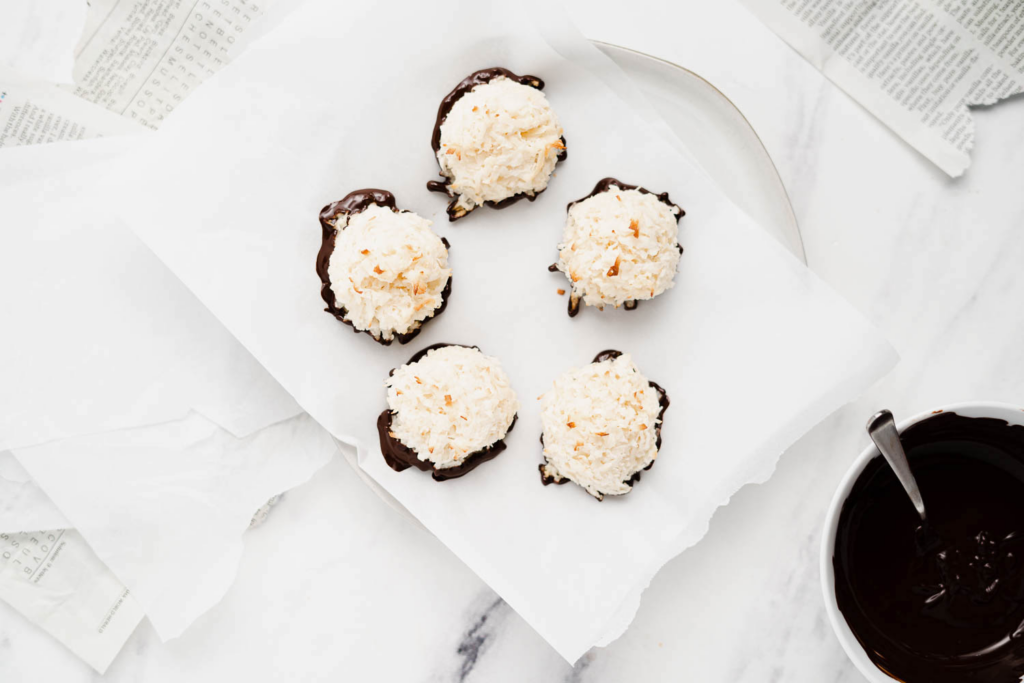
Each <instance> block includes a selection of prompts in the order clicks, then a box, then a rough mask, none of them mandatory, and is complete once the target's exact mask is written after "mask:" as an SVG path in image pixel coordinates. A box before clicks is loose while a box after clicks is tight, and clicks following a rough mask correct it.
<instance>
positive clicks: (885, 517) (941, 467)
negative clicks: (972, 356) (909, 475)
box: [831, 411, 1024, 683]
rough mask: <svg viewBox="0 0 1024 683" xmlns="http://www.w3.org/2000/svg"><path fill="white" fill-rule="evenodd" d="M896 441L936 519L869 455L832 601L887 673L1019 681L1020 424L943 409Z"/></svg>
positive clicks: (918, 682) (845, 507)
mask: <svg viewBox="0 0 1024 683" xmlns="http://www.w3.org/2000/svg"><path fill="white" fill-rule="evenodd" d="M900 440H901V442H902V443H903V446H904V449H905V450H906V452H907V457H908V460H909V462H910V466H911V469H912V470H913V472H914V476H915V478H916V479H917V482H918V484H919V486H920V488H921V493H922V496H923V498H924V501H925V505H926V507H927V510H928V522H927V524H922V523H921V520H920V518H919V517H918V516H917V513H916V511H915V510H914V508H913V506H912V505H911V503H910V501H909V499H908V497H907V495H906V493H905V492H904V491H903V489H902V487H901V486H900V484H899V482H898V480H897V479H896V476H895V474H894V473H893V471H892V470H891V468H890V467H889V466H888V465H887V464H886V462H885V460H884V459H883V458H882V457H881V456H877V457H874V458H873V459H871V460H870V461H869V462H867V463H866V465H865V466H864V467H863V470H862V471H861V472H860V473H859V475H858V476H857V477H856V480H855V481H854V482H853V483H852V486H851V487H850V491H849V494H848V495H847V496H846V498H845V500H844V501H843V502H842V508H841V510H840V512H839V515H838V521H837V523H836V527H835V542H834V546H833V551H832V558H831V563H832V570H833V572H834V596H835V603H836V606H837V607H838V610H839V612H840V613H841V615H842V617H843V619H844V620H845V622H846V625H847V626H848V627H849V629H850V631H851V632H852V635H853V636H854V637H855V638H856V641H857V642H858V643H859V644H860V646H861V648H862V649H863V652H864V654H865V655H866V656H867V658H868V659H869V660H870V662H871V663H872V664H873V665H874V666H875V667H876V668H877V670H878V671H880V672H884V673H885V674H887V675H888V676H889V677H891V678H894V679H896V680H901V681H905V682H906V683H953V682H957V683H960V682H962V681H976V682H978V683H1018V682H1019V681H1020V680H1021V677H1022V676H1024V426H1022V425H1020V424H1010V423H1008V422H1007V421H1005V420H1002V419H996V418H993V417H968V416H966V415H961V414H957V413H956V412H941V411H940V412H939V413H938V414H935V415H932V416H930V417H927V418H925V419H923V420H920V421H918V422H916V423H914V424H912V425H910V426H909V427H907V428H906V429H904V430H903V431H902V432H901V437H900ZM837 630H838V629H837ZM842 636H843V634H842V633H840V637H842ZM883 678H884V677H883Z"/></svg>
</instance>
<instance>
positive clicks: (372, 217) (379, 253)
mask: <svg viewBox="0 0 1024 683" xmlns="http://www.w3.org/2000/svg"><path fill="white" fill-rule="evenodd" d="M320 222H321V225H322V226H323V244H322V245H321V249H320V256H319V258H318V259H317V272H318V273H319V274H320V279H321V283H322V285H321V295H322V296H323V299H324V301H326V302H327V311H328V312H330V313H331V314H333V315H334V316H335V317H336V318H338V319H339V320H341V321H342V322H345V323H347V324H349V325H352V327H353V328H354V329H355V330H356V331H357V332H367V333H368V334H370V336H372V337H373V338H374V339H376V340H377V341H378V342H380V343H382V344H385V345H386V344H390V343H391V341H392V340H393V339H396V338H397V339H398V340H399V341H400V342H402V343H403V344H404V343H406V342H408V341H409V340H411V339H412V338H413V337H415V336H416V334H417V333H418V332H419V331H420V328H421V327H422V325H423V323H424V322H425V321H426V320H428V319H430V318H432V317H433V316H435V315H437V314H439V313H441V312H442V311H443V310H444V307H445V305H446V304H447V300H448V295H449V293H450V291H451V273H452V271H451V268H449V267H448V243H447V242H446V241H445V240H444V239H442V238H441V237H438V236H437V235H436V234H435V233H434V232H433V231H432V230H431V229H430V225H431V222H430V221H428V220H426V219H425V218H423V217H421V216H419V215H417V214H415V213H412V212H411V211H399V210H398V209H397V208H396V206H395V198H394V195H392V194H391V193H390V192H385V191H383V190H359V191H357V192H353V193H351V194H349V195H348V196H347V197H345V199H342V200H341V201H339V202H335V203H333V204H330V205H328V206H327V207H325V208H324V210H323V211H322V212H321V215H320Z"/></svg>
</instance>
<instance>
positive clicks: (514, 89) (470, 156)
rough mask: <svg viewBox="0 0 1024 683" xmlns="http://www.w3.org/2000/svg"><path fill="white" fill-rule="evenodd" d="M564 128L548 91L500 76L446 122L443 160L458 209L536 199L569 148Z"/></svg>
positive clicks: (458, 107) (439, 158) (465, 100)
mask: <svg viewBox="0 0 1024 683" xmlns="http://www.w3.org/2000/svg"><path fill="white" fill-rule="evenodd" d="M561 136H562V127H561V125H559V123H558V117H557V116H556V115H555V112H554V111H552V109H551V107H550V106H549V105H548V101H547V98H546V97H544V93H542V92H541V91H540V90H537V89H536V88H531V87H530V86H528V85H522V84H521V83H516V82H515V81H512V80H509V79H508V78H505V77H504V76H499V77H498V78H495V79H493V80H491V81H488V82H487V83H484V84H483V85H478V86H476V87H475V88H473V89H472V90H471V91H469V92H468V93H466V94H465V95H463V96H462V97H461V98H459V99H458V101H456V102H455V104H454V106H452V108H451V111H449V112H448V116H447V117H446V118H445V121H444V123H442V124H441V148H440V149H439V150H438V152H437V161H438V163H439V164H440V166H441V174H442V175H444V176H445V177H447V178H449V179H450V181H451V183H450V185H449V190H450V192H451V193H452V194H453V195H455V196H458V201H457V202H456V207H458V208H461V209H463V210H465V211H471V210H473V209H474V208H475V207H476V206H478V205H480V204H483V203H484V202H486V201H491V202H500V201H501V200H503V199H508V198H509V197H513V196H515V195H517V194H527V195H531V196H532V195H534V194H536V193H537V192H540V191H541V190H543V189H544V188H546V187H547V185H548V178H550V177H551V173H552V171H554V170H555V164H556V163H557V162H558V155H559V154H560V153H561V152H562V150H564V149H565V145H564V144H563V143H562V141H561V139H560V138H561Z"/></svg>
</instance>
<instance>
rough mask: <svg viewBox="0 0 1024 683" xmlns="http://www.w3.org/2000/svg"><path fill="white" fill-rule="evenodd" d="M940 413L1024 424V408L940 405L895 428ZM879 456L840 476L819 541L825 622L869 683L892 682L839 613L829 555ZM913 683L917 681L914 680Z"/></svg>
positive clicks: (869, 451)
mask: <svg viewBox="0 0 1024 683" xmlns="http://www.w3.org/2000/svg"><path fill="white" fill-rule="evenodd" d="M940 412H943V413H956V414H957V415H962V416H964V417H994V418H996V419H999V420H1005V421H1006V422H1008V423H1010V424H1014V425H1024V409H1022V408H1019V407H1017V406H1013V405H1009V404H1006V403H985V402H971V403H956V404H953V405H948V406H943V407H942V408H938V409H936V410H930V411H928V412H926V413H921V414H920V415H915V416H914V417H911V418H909V419H907V420H903V421H902V422H900V423H898V424H897V425H896V428H897V429H898V430H899V431H900V433H903V430H904V429H906V428H907V427H909V426H910V425H912V424H916V423H918V422H920V421H921V420H924V419H925V418H928V417H931V416H932V415H935V414H937V413H940ZM880 455H881V454H880V453H879V452H878V449H877V448H875V447H874V446H873V445H872V446H869V447H868V448H866V449H865V450H864V452H863V453H861V454H860V456H858V457H857V460H856V461H855V462H854V463H853V466H852V467H851V468H850V469H849V471H848V472H847V473H846V475H845V476H844V477H843V481H842V482H841V483H840V484H839V489H838V490H836V494H835V496H833V497H832V503H831V504H830V505H829V507H828V514H827V515H826V516H825V533H824V536H823V537H822V541H821V587H822V591H823V592H824V594H825V611H826V612H828V620H829V621H830V622H832V630H833V631H835V633H836V636H837V637H838V638H839V642H840V644H841V645H842V646H843V649H844V650H846V655H847V656H848V657H849V658H850V661H852V662H853V663H854V664H855V665H856V667H857V669H858V670H859V671H860V672H861V673H862V674H864V676H865V677H866V678H867V679H868V680H869V681H871V683H893V680H894V679H893V678H891V677H890V676H889V675H887V674H885V673H883V672H882V670H881V669H879V668H878V667H877V666H875V665H874V663H872V661H871V660H870V659H868V655H867V653H866V652H865V651H864V648H863V647H861V645H860V643H859V642H857V638H856V637H855V636H854V635H853V631H851V630H850V627H849V625H848V624H847V623H846V618H845V617H844V616H843V614H842V612H840V611H839V605H838V604H837V603H836V585H835V584H836V577H835V571H834V570H833V568H832V556H833V554H834V552H835V544H836V527H837V525H838V524H839V513H840V512H841V511H842V509H843V503H845V502H846V498H847V497H848V496H849V495H850V489H852V488H853V484H854V482H856V481H857V478H858V477H860V475H861V472H863V471H864V468H865V467H866V466H867V464H868V462H870V461H871V460H872V459H874V458H875V457H878V456H880ZM914 683H917V682H916V681H915V682H914Z"/></svg>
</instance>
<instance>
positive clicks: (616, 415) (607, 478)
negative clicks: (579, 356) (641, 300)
mask: <svg viewBox="0 0 1024 683" xmlns="http://www.w3.org/2000/svg"><path fill="white" fill-rule="evenodd" d="M660 411H661V405H660V404H659V402H658V392H657V391H656V390H655V389H654V387H652V386H651V385H650V383H649V382H648V380H647V378H646V377H644V376H643V375H642V374H640V371H639V370H638V369H637V367H636V365H634V364H633V360H632V359H631V358H630V357H629V354H623V355H621V356H619V357H618V358H615V359H613V360H605V361H601V362H600V363H591V364H590V365H586V366H584V367H582V368H574V369H572V370H569V371H568V372H565V373H564V374H562V376H561V377H559V378H558V379H556V380H555V383H554V387H553V388H552V389H551V390H550V391H548V392H547V393H545V394H544V395H543V396H542V397H541V424H542V426H543V430H544V458H545V459H546V460H547V463H546V464H545V465H544V466H543V470H544V473H545V474H546V475H547V476H550V477H552V478H554V479H555V481H560V480H562V479H568V480H570V481H573V482H575V483H577V484H579V485H580V486H582V487H583V488H584V489H586V490H587V493H589V494H591V495H592V496H595V497H596V498H598V499H600V498H603V497H604V496H605V495H619V494H623V493H629V491H630V490H631V488H632V486H630V485H629V484H627V483H626V482H627V481H629V480H630V479H631V478H632V477H633V475H634V474H636V473H637V472H639V471H640V470H642V469H643V468H645V467H647V466H648V465H649V464H651V463H652V462H653V461H654V459H655V458H656V457H658V448H657V433H656V431H655V427H656V426H657V424H658V413H659V412H660Z"/></svg>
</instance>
